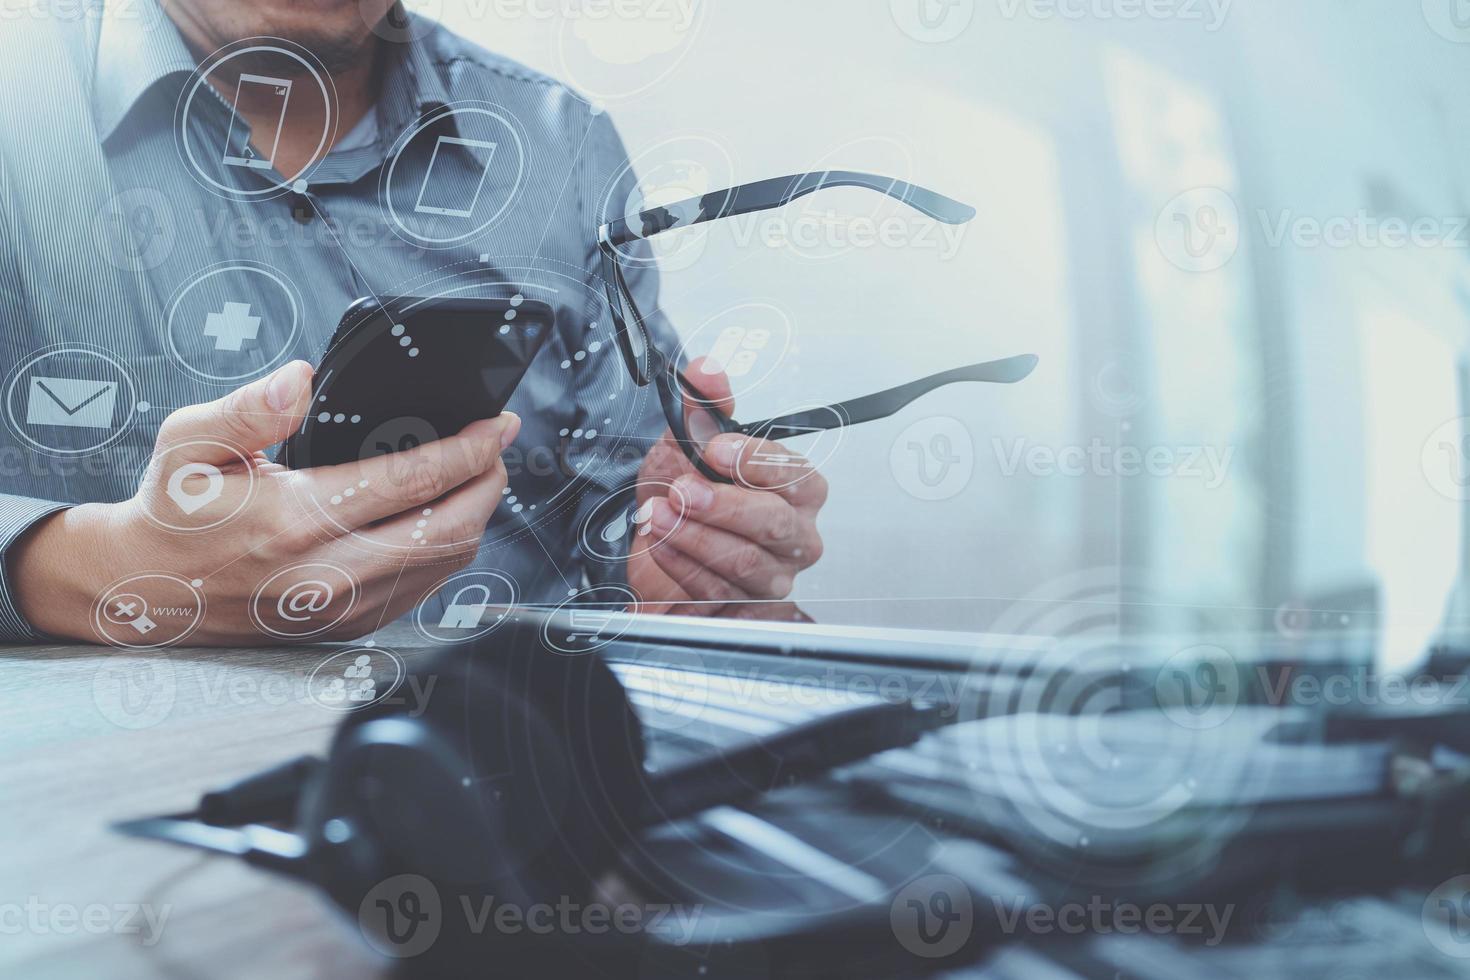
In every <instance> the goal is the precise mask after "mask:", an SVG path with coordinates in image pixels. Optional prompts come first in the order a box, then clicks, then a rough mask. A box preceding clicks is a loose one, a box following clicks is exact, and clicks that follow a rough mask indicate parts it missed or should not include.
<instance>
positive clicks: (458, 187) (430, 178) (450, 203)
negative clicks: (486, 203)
mask: <svg viewBox="0 0 1470 980" xmlns="http://www.w3.org/2000/svg"><path fill="white" fill-rule="evenodd" d="M446 146H462V147H466V148H472V149H478V150H481V151H483V153H484V156H483V157H480V156H475V166H476V168H477V169H478V170H479V174H478V176H476V177H474V178H473V180H474V185H475V186H474V191H473V193H471V194H470V196H469V201H468V202H466V201H465V200H464V198H463V194H462V191H463V190H464V188H465V183H464V182H463V181H462V180H461V179H460V178H459V177H458V176H457V175H454V174H451V173H450V172H449V170H450V167H451V166H452V164H450V163H445V162H440V151H441V150H443V149H444V148H445V147H446ZM495 150H496V144H494V143H490V142H487V141H485V140H472V139H462V138H460V137H458V136H441V137H439V140H438V142H436V143H435V144H434V152H433V153H432V154H431V155H430V157H429V168H428V170H427V171H425V173H424V182H423V183H422V184H421V185H419V196H418V201H417V202H416V203H415V204H414V206H413V209H414V210H415V211H417V212H418V213H419V214H441V215H447V216H449V217H454V218H468V217H469V216H470V215H472V214H474V212H475V204H476V203H477V202H478V201H479V200H480V191H481V190H482V189H483V188H484V186H485V178H486V177H487V176H488V175H489V173H490V161H491V160H493V159H494V158H495ZM444 155H445V156H447V155H448V154H444Z"/></svg>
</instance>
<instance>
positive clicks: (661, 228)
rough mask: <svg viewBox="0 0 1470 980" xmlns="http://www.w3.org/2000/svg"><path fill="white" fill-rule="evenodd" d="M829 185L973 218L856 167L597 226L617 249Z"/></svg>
mask: <svg viewBox="0 0 1470 980" xmlns="http://www.w3.org/2000/svg"><path fill="white" fill-rule="evenodd" d="M829 187H862V188H866V189H867V190H871V191H877V192H878V193H879V194H886V195H887V196H889V197H891V198H893V199H894V200H897V201H902V202H903V203H904V204H907V205H908V206H909V207H911V208H913V209H914V210H916V211H918V212H920V213H921V214H924V215H927V216H928V217H930V218H933V219H934V220H936V221H942V222H944V223H945V224H951V225H961V224H964V223H965V222H966V221H969V220H970V219H971V218H973V217H975V209H974V208H972V207H970V206H969V205H968V204H962V203H960V202H959V201H956V200H954V199H953V198H949V197H945V196H944V195H943V194H940V193H938V192H937V191H931V190H929V189H928V188H924V187H920V186H918V185H917V184H910V183H908V182H906V181H902V180H897V179H895V178H893V177H880V176H878V175H877V174H867V173H859V172H857V171H854V170H826V171H822V172H819V173H809V174H796V175H794V176H791V177H772V178H770V179H768V180H758V181H756V182H754V183H751V184H742V185H740V186H739V187H732V188H729V189H728V190H723V191H714V192H712V193H709V194H705V195H702V196H700V197H691V198H687V199H685V200H683V201H678V202H676V203H674V204H668V205H664V206H662V207H657V208H650V209H648V210H647V211H643V212H640V213H639V215H638V216H637V218H636V222H637V224H638V227H636V228H635V227H634V226H633V224H631V223H630V222H629V221H628V220H627V219H626V218H619V219H617V220H616V221H611V222H609V223H607V224H605V225H603V226H602V227H601V228H600V229H598V239H599V240H600V241H602V242H606V243H607V244H609V245H612V246H614V247H617V246H621V245H628V244H630V243H632V242H636V241H639V240H642V239H645V238H652V237H653V236H654V235H657V234H661V233H662V232H665V231H669V230H670V229H673V228H687V227H689V226H691V225H697V224H702V223H704V222H706V221H715V220H718V219H720V218H729V217H733V216H735V215H741V214H750V213H752V212H754V211H769V210H771V209H773V208H779V207H783V206H785V205H787V204H790V203H791V202H792V201H795V200H796V199H797V198H801V197H805V196H807V195H808V194H813V193H815V192H817V191H819V190H823V189H826V188H829Z"/></svg>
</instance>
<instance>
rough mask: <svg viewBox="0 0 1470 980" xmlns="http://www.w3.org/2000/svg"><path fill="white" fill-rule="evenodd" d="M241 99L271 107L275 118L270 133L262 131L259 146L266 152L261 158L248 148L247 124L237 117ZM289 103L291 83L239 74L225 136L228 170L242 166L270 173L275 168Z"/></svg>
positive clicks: (287, 80) (254, 150) (250, 147)
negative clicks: (266, 147) (267, 148)
mask: <svg viewBox="0 0 1470 980" xmlns="http://www.w3.org/2000/svg"><path fill="white" fill-rule="evenodd" d="M242 99H248V100H250V102H251V103H252V104H260V105H262V106H269V107H271V108H272V112H271V115H272V116H274V117H275V120H276V122H275V126H274V127H273V131H267V132H262V133H260V134H258V135H260V136H261V137H264V138H263V139H261V140H260V143H261V145H262V146H268V147H269V148H270V149H269V152H268V153H266V155H265V156H261V155H260V154H259V153H258V152H256V149H255V147H254V146H252V145H251V140H250V137H251V132H250V124H249V123H248V122H246V121H245V120H244V119H241V118H240V112H239V109H238V106H239V105H240V102H241V100H242ZM290 101H291V80H290V79H288V78H272V77H271V76H269V75H251V74H241V75H240V80H239V81H238V82H237V83H235V101H234V106H233V107H232V108H231V111H230V129H229V132H228V133H226V135H225V153H224V162H225V165H226V166H230V167H245V168H247V169H249V170H269V169H271V168H272V167H274V166H275V165H276V147H277V146H278V145H279V144H280V142H281V130H282V129H284V128H285V125H286V106H287V105H288V104H290Z"/></svg>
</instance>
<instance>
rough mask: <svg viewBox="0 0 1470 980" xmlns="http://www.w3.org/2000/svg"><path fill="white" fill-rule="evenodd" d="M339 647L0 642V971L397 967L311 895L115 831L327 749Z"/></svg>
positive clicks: (408, 639)
mask: <svg viewBox="0 0 1470 980" xmlns="http://www.w3.org/2000/svg"><path fill="white" fill-rule="evenodd" d="M380 637H381V639H382V642H383V645H385V646H389V647H391V648H392V649H393V650H394V651H396V652H398V653H399V654H401V655H402V656H403V657H404V658H405V659H406V660H408V661H409V662H412V661H413V660H415V659H417V658H418V657H420V656H422V655H423V654H424V653H425V651H424V650H423V649H421V648H420V649H415V648H414V644H415V637H414V634H413V633H412V631H411V630H406V631H404V632H398V631H397V628H396V627H395V629H394V631H391V632H387V633H386V634H380ZM417 642H418V643H419V644H421V643H422V641H417ZM340 649H341V648H340V647H330V646H317V647H302V648H298V649H255V650H228V651H226V650H194V649H180V650H171V651H168V652H167V653H157V652H140V653H134V652H129V651H120V650H112V649H104V648H100V647H69V646H37V647H0V708H3V710H0V753H3V754H0V976H13V977H27V978H41V977H67V978H72V977H82V976H93V977H100V976H106V977H110V978H119V980H121V978H130V977H180V978H185V977H188V978H193V977H201V976H209V977H242V978H245V977H248V978H252V980H255V978H260V977H271V978H272V980H288V978H294V977H338V976H340V977H353V978H360V977H373V976H386V975H387V973H388V969H387V965H386V961H385V960H382V959H379V958H378V957H377V956H376V955H375V954H373V953H372V952H371V951H370V950H369V949H367V947H366V946H365V945H364V944H363V943H362V940H361V937H360V936H358V935H357V926H356V923H355V921H353V920H351V919H350V918H348V917H347V916H345V915H342V914H340V913H339V912H337V911H336V910H335V909H334V908H333V907H332V906H331V905H330V904H329V903H328V902H327V901H326V900H325V899H323V898H320V897H318V896H317V895H316V894H315V893H314V892H313V891H311V890H310V889H308V888H305V887H302V886H300V885H297V884H293V883H291V882H289V881H287V880H285V879H282V878H277V877H274V876H272V875H270V874H268V873H266V872H262V871H256V870H253V869H250V868H248V867H245V866H244V865H242V864H240V863H238V862H235V861H231V860H229V859H228V858H215V857H209V856H205V855H199V854H195V853H190V852H189V851H187V850H184V849H181V848H177V847H170V846H168V845H165V844H156V843H149V842H144V841H135V840H129V839H127V838H124V837H122V836H120V835H119V834H117V833H114V832H113V831H111V830H109V829H108V825H109V824H110V823H111V822H112V821H114V820H119V819H125V818H129V817H136V816H144V815H151V814H159V813H169V812H177V811H180V810H185V809H189V808H192V807H193V805H194V804H195V803H196V802H197V801H198V798H199V794H200V792H201V791H202V790H204V789H206V788H209V787H211V786H214V785H216V784H219V783H221V782H225V781H228V780H231V779H235V778H238V777H240V776H244V775H247V774H249V773H252V772H254V771H256V770H258V769H261V768H264V767H266V766H268V765H270V764H272V763H274V762H277V761H282V760H285V759H289V758H292V757H295V756H299V755H302V754H305V753H320V752H322V751H324V749H325V747H326V745H327V742H328V739H329V737H330V735H331V733H332V731H333V729H334V727H335V726H336V724H337V722H338V721H339V720H340V719H341V717H342V716H341V714H339V713H337V712H334V711H331V710H329V709H327V708H324V707H322V706H321V705H319V704H317V703H316V702H314V701H313V700H312V699H311V697H310V694H309V692H308V690H307V679H308V678H309V676H310V674H311V671H312V670H313V669H314V668H315V667H316V666H317V665H318V664H320V663H321V662H322V661H323V660H325V659H326V658H327V657H328V656H330V655H331V654H332V653H334V652H336V651H338V650H340ZM124 685H131V687H125V686H124ZM123 690H126V691H128V692H129V694H130V696H131V700H130V701H129V702H128V703H127V704H126V705H125V704H123V703H121V701H120V700H119V698H120V692H121V691H123ZM148 915H151V916H152V922H153V923H154V925H152V926H150V924H149V923H150V920H149V919H148V918H147V916H148ZM155 932H156V935H155V934H154V933H155Z"/></svg>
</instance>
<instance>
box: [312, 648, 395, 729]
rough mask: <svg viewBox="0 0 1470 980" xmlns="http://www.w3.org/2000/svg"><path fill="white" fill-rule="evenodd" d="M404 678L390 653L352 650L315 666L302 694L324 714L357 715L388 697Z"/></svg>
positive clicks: (393, 655)
mask: <svg viewBox="0 0 1470 980" xmlns="http://www.w3.org/2000/svg"><path fill="white" fill-rule="evenodd" d="M406 675H407V668H406V667H405V665H404V663H403V658H402V657H400V656H398V654H396V653H394V652H393V651H392V650H389V649H387V648H386V647H353V648H352V649H350V650H342V651H340V652H338V653H334V654H332V655H331V656H330V657H328V658H327V659H325V660H323V661H322V662H321V663H319V664H317V666H316V669H315V670H313V671H312V672H311V676H310V677H308V678H307V681H306V691H307V693H308V694H309V695H310V696H311V699H312V700H313V701H315V702H316V703H317V704H318V705H320V706H321V707H323V708H326V709H327V710H328V711H339V712H344V713H345V712H348V711H360V710H362V709H363V708H367V707H370V706H372V705H375V704H377V703H378V702H379V701H382V700H383V699H384V698H387V697H390V696H392V694H393V692H395V691H397V690H398V688H399V687H400V686H401V685H402V684H403V678H404V677H405V676H406Z"/></svg>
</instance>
